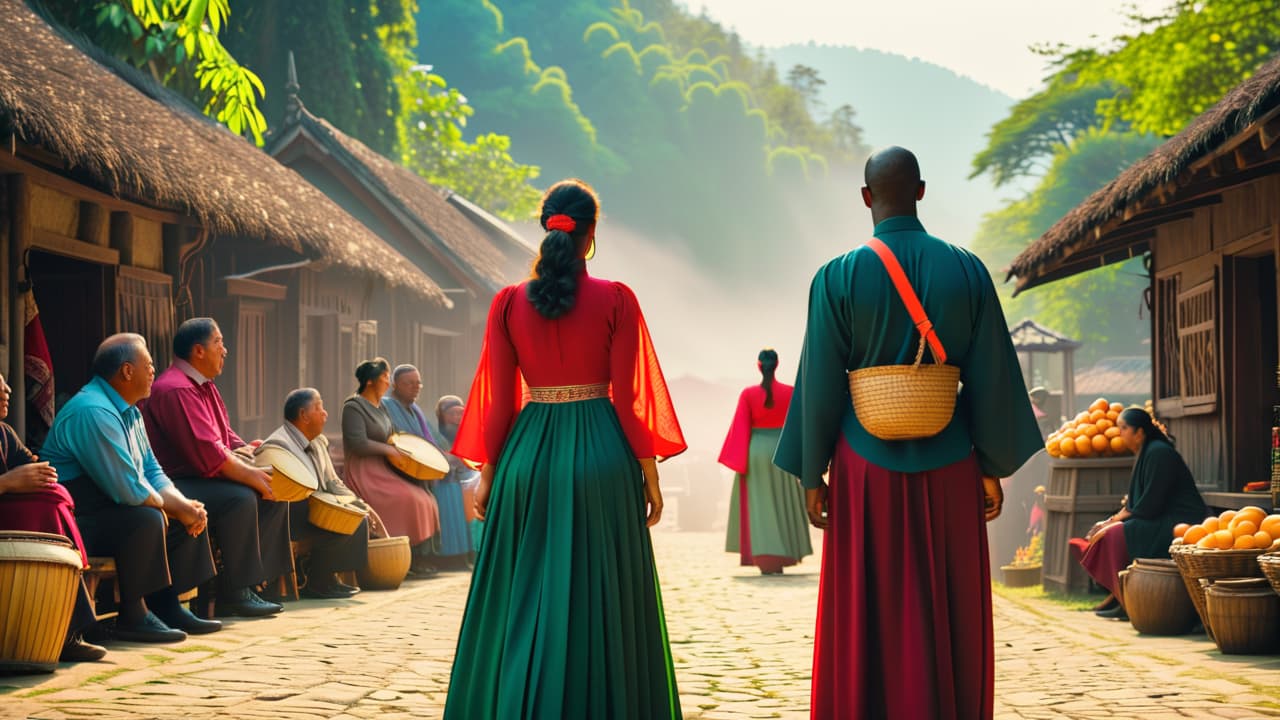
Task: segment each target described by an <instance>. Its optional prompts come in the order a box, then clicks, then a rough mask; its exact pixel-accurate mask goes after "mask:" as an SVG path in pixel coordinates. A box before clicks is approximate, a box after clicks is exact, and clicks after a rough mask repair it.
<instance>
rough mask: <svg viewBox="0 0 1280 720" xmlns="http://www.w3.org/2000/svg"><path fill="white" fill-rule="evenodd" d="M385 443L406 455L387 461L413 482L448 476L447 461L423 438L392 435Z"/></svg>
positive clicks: (405, 434)
mask: <svg viewBox="0 0 1280 720" xmlns="http://www.w3.org/2000/svg"><path fill="white" fill-rule="evenodd" d="M387 442H388V443H390V444H392V445H394V446H396V447H397V448H399V449H400V450H403V451H404V452H405V453H407V455H395V456H392V457H390V458H388V459H387V462H389V463H391V466H392V467H394V468H395V469H397V470H399V471H400V472H402V473H404V474H405V475H408V476H409V477H411V478H413V479H414V480H439V479H440V478H442V477H444V476H445V475H448V474H449V461H448V460H447V459H446V458H445V456H444V453H442V452H440V451H439V450H437V449H436V446H435V445H432V444H431V443H430V442H428V441H427V440H426V439H425V438H420V437H418V436H417V435H410V434H409V433H392V435H391V437H389V438H387Z"/></svg>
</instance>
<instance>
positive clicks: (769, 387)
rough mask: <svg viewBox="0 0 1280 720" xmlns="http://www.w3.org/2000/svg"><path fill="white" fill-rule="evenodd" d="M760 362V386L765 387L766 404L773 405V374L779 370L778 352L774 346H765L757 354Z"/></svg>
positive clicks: (769, 406) (766, 405) (768, 406)
mask: <svg viewBox="0 0 1280 720" xmlns="http://www.w3.org/2000/svg"><path fill="white" fill-rule="evenodd" d="M756 360H757V361H759V363H760V374H761V375H763V376H764V377H763V379H761V380H760V387H762V388H764V406H765V407H767V408H771V407H773V374H774V373H775V372H777V370H778V353H777V351H775V350H774V349H773V348H765V349H763V350H761V351H760V354H759V355H757V356H756Z"/></svg>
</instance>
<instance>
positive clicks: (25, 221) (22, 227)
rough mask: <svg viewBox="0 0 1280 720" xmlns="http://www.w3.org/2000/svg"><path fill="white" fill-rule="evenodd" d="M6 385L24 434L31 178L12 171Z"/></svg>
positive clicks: (12, 418) (13, 417)
mask: <svg viewBox="0 0 1280 720" xmlns="http://www.w3.org/2000/svg"><path fill="white" fill-rule="evenodd" d="M9 210H10V218H9V222H10V225H9V258H8V260H9V287H10V292H11V295H10V301H11V305H10V307H9V368H10V373H9V377H8V378H6V379H7V380H8V381H9V387H11V388H13V395H12V398H11V399H10V401H9V418H8V421H7V422H8V423H9V425H11V426H13V429H14V431H15V432H17V434H18V437H20V438H25V437H26V436H27V380H26V374H25V373H24V372H23V368H24V367H26V360H25V355H26V352H27V348H26V343H25V342H24V341H23V335H24V334H25V328H26V320H27V312H26V307H27V306H26V293H25V292H24V288H26V287H27V281H28V280H29V279H30V278H28V277H27V273H26V270H25V269H24V268H23V266H22V256H23V254H24V253H25V252H26V250H27V248H28V247H31V181H30V180H29V179H28V178H27V176H25V175H14V176H13V177H12V178H10V182H9Z"/></svg>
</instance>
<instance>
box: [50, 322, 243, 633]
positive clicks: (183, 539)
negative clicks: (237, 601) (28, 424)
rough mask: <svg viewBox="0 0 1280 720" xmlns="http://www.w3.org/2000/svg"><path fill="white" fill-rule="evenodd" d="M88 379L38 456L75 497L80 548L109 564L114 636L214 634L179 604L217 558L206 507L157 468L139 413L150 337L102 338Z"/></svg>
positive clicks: (211, 625) (150, 373) (146, 385)
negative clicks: (116, 599) (115, 596)
mask: <svg viewBox="0 0 1280 720" xmlns="http://www.w3.org/2000/svg"><path fill="white" fill-rule="evenodd" d="M93 373H94V378H93V379H92V380H90V381H89V383H88V384H87V385H85V386H84V387H83V388H81V389H80V392H78V393H76V395H75V396H74V397H72V398H71V400H69V401H68V402H67V404H66V405H64V406H63V407H62V409H60V410H59V411H58V415H57V417H56V418H54V421H53V427H52V428H50V430H49V435H48V437H47V438H45V441H44V446H43V448H41V455H42V456H43V457H44V459H45V460H47V461H48V462H49V463H50V464H51V465H52V466H53V467H54V468H55V469H56V470H57V473H58V482H60V483H62V484H63V486H64V487H65V488H66V489H67V491H68V492H69V493H70V494H71V497H72V498H73V499H74V500H75V516H76V523H77V524H78V525H79V526H80V533H81V535H82V536H83V537H84V544H85V549H86V550H87V551H88V553H89V554H90V555H103V556H109V557H112V558H115V561H116V580H117V583H118V585H119V590H120V607H119V617H118V618H117V620H116V627H115V630H114V633H113V634H114V636H115V637H116V638H117V639H120V640H132V641H136V642H175V641H178V640H182V639H184V638H185V637H186V636H187V633H192V634H199V633H209V632H214V631H215V630H218V629H219V628H221V627H222V623H219V622H217V621H210V620H201V619H200V618H197V617H196V616H194V615H192V614H191V613H190V612H189V611H188V610H187V609H186V608H185V607H183V606H182V603H180V602H179V601H178V595H179V594H180V593H183V592H186V591H187V590H190V589H192V588H194V587H196V586H198V585H199V584H200V583H203V582H205V581H206V580H209V579H210V578H212V577H213V576H214V566H213V554H212V552H211V551H210V548H209V536H208V534H207V533H206V532H205V529H206V526H207V524H208V516H207V514H206V512H205V509H204V506H203V505H201V504H200V503H199V502H198V501H194V500H190V499H188V498H187V497H186V496H185V495H183V494H182V492H181V491H179V490H178V489H177V488H176V487H174V484H173V481H171V480H170V479H169V478H168V476H166V475H165V473H164V471H163V470H162V469H161V468H160V464H159V463H158V462H156V457H155V454H154V453H153V452H152V450H151V444H150V443H149V442H148V440H147V434H146V431H145V430H144V428H143V423H142V417H141V415H140V414H139V413H138V409H137V407H136V405H137V403H138V401H139V400H141V399H143V398H145V397H147V396H148V395H149V394H150V393H151V383H152V380H154V379H155V367H154V366H153V365H152V363H151V353H150V352H148V351H147V343H146V340H144V339H143V337H142V336H141V335H134V334H131V333H122V334H119V335H112V336H111V337H109V338H107V339H106V340H104V341H103V342H102V344H101V345H99V346H98V350H97V352H96V353H95V354H94V356H93ZM166 516H167V517H169V518H173V519H174V520H176V522H172V523H167V522H166V519H165V518H166ZM166 525H167V527H166Z"/></svg>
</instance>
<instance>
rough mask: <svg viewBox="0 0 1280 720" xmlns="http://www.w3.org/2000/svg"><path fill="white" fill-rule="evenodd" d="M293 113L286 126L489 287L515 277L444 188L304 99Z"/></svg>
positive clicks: (491, 287) (447, 256) (471, 275)
mask: <svg viewBox="0 0 1280 720" xmlns="http://www.w3.org/2000/svg"><path fill="white" fill-rule="evenodd" d="M295 102H296V100H295ZM290 115H291V116H290V117H289V118H287V119H286V120H285V128H284V129H287V127H288V125H290V124H291V123H296V124H297V125H298V126H300V127H302V128H303V129H305V130H306V131H307V132H308V133H309V134H310V135H311V136H313V137H314V138H315V139H316V140H317V141H318V142H320V143H321V144H322V145H323V146H324V148H325V150H326V151H328V152H329V153H330V154H331V155H333V157H335V158H336V159H338V160H339V162H341V163H342V164H343V165H344V166H345V167H346V168H347V169H348V170H350V171H351V172H353V173H355V174H356V175H357V177H359V178H360V180H361V181H362V182H363V183H365V184H366V186H368V187H370V188H372V189H373V190H375V191H376V192H378V193H379V194H381V195H382V196H383V200H384V201H386V202H389V203H391V204H393V205H396V206H398V207H399V209H400V210H401V211H402V212H403V213H404V214H406V215H407V216H409V217H410V218H412V219H413V221H415V222H416V224H417V226H418V231H419V232H422V233H425V234H426V235H427V236H429V237H431V238H432V239H433V240H434V241H435V243H436V245H437V246H438V247H439V249H440V250H442V251H443V252H444V255H445V257H446V258H448V262H449V263H450V264H452V265H453V266H455V267H457V268H459V269H461V270H462V271H463V272H465V273H466V274H467V275H468V276H470V277H471V278H473V280H474V281H476V282H478V283H480V284H481V285H483V286H486V287H488V288H489V289H490V290H498V289H500V288H502V287H503V286H505V285H507V284H508V283H509V282H511V280H512V278H509V277H508V276H507V275H508V274H507V272H506V271H505V270H504V269H503V265H504V264H505V259H504V257H503V254H502V251H500V250H499V249H498V248H497V247H495V246H494V244H493V242H492V241H491V240H490V239H489V238H488V237H487V235H486V234H485V233H484V232H482V231H481V230H480V229H479V228H478V227H477V226H476V225H475V223H473V222H472V221H471V220H469V219H468V218H467V217H466V216H465V215H463V214H462V213H461V212H460V211H459V210H458V209H457V208H456V207H454V206H453V205H451V204H450V203H449V201H448V200H446V199H445V195H444V192H443V191H441V190H440V189H439V188H436V187H435V186H433V185H431V184H430V183H428V182H427V181H426V180H424V179H422V178H421V177H420V176H418V175H417V174H416V173H414V172H412V171H411V170H409V169H408V168H406V167H404V166H403V165H400V164H398V163H394V162H392V161H391V160H388V159H387V158H385V157H383V156H382V155H379V154H378V153H377V152H374V151H373V150H372V149H370V148H369V146H367V145H365V144H364V143H362V142H360V141H359V140H357V139H355V138H353V137H351V136H350V135H347V134H346V133H344V132H342V131H341V130H339V129H338V128H336V127H334V126H333V125H331V124H329V122H328V121H326V120H324V119H323V118H319V117H316V116H315V115H313V114H311V112H310V111H308V110H307V109H306V108H305V107H302V105H301V103H298V104H297V106H296V110H295V111H294V112H293V113H291V114H290ZM282 134H283V133H282Z"/></svg>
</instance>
